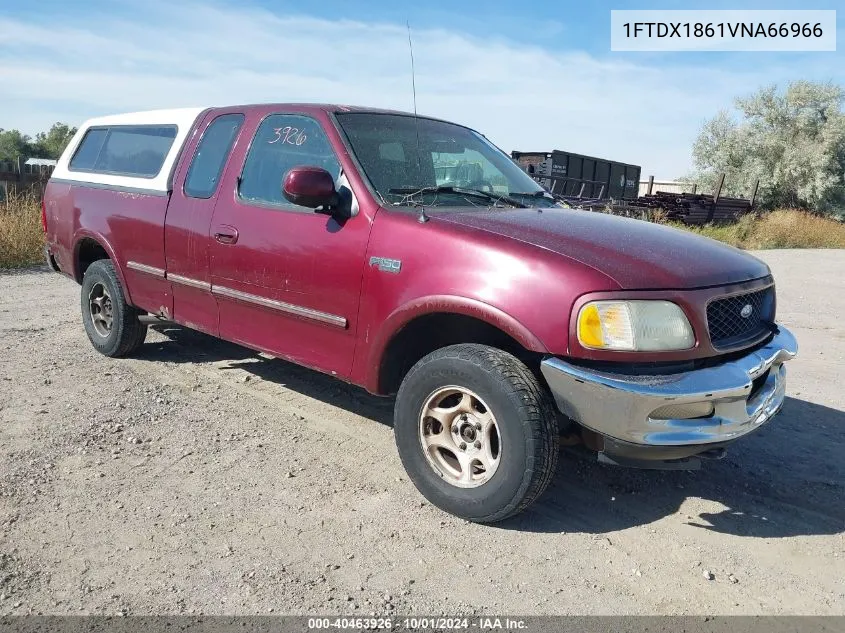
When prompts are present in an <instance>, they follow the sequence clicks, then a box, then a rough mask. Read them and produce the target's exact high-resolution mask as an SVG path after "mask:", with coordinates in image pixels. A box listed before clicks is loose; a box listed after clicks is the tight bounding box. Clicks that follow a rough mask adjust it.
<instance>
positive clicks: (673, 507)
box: [501, 397, 845, 538]
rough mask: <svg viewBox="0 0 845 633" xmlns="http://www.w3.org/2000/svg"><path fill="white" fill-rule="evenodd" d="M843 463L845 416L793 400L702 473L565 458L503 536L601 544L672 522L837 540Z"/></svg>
mask: <svg viewBox="0 0 845 633" xmlns="http://www.w3.org/2000/svg"><path fill="white" fill-rule="evenodd" d="M576 453H577V454H576ZM843 455H845V412H842V411H839V410H836V409H832V408H829V407H825V406H822V405H819V404H815V403H813V402H808V401H806V400H800V399H797V398H790V397H787V399H786V402H785V403H784V407H783V410H782V412H781V413H780V414H779V415H778V416H777V418H775V420H773V421H772V422H771V423H770V424H769V425H767V426H765V427H763V428H761V429H760V430H759V431H757V432H756V433H754V434H753V435H751V436H749V437H747V438H745V439H742V440H739V441H738V442H737V444H736V445H734V446H733V447H731V448H729V449H728V455H727V457H725V458H724V459H722V460H719V461H705V462H704V463H703V464H702V468H701V470H698V471H691V472H690V471H653V470H631V469H623V468H618V467H612V466H604V465H601V464H598V463H597V462H596V461H595V457H594V456H592V455H590V456H587V455H586V453H583V454H582V453H578V452H577V451H573V452H572V453H567V452H564V453H562V454H561V463H560V466H559V468H558V472H557V474H556V476H555V479H554V481H553V483H552V485H551V486H550V487H549V489H548V490H547V491H546V493H545V494H544V495H543V497H541V499H540V500H539V501H538V502H537V503H536V504H534V506H532V507H531V508H529V510H528V511H527V512H525V513H524V514H522V515H519V516H517V517H514V518H513V519H512V520H510V521H507V522H505V523H503V524H502V525H501V527H503V528H505V529H514V530H521V531H528V532H586V533H595V534H604V533H607V532H612V531H615V530H623V529H625V528H629V527H634V526H638V525H646V524H650V523H653V522H655V521H659V520H661V519H666V518H667V517H668V518H669V520H671V521H675V522H676V525H677V526H679V527H683V526H693V527H694V528H697V529H702V530H710V531H712V532H719V533H724V534H732V535H734V536H749V537H756V538H783V537H790V536H800V535H807V536H809V535H823V534H840V533H843V532H845V501H843V500H845V460H843V459H842V456H843ZM680 533H681V534H682V532H680ZM679 537H680V536H679Z"/></svg>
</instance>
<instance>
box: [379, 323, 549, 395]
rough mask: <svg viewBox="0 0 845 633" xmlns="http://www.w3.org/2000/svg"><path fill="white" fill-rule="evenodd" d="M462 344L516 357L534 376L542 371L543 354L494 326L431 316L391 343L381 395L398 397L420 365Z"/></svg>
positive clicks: (381, 375) (407, 328) (382, 367)
mask: <svg viewBox="0 0 845 633" xmlns="http://www.w3.org/2000/svg"><path fill="white" fill-rule="evenodd" d="M458 343H479V344H482V345H489V346H491V347H496V348H498V349H501V350H504V351H506V352H509V353H511V354H513V355H514V356H516V357H517V358H519V359H520V360H522V361H523V362H524V363H525V364H526V365H528V367H529V368H530V369H531V370H532V371H534V372H537V371H539V368H540V363H539V361H540V356H541V355H540V354H539V353H537V352H532V351H530V350H527V349H525V348H524V347H523V346H522V345H521V344H520V343H519V342H518V341H517V340H516V339H514V338H513V337H511V336H509V335H508V334H506V333H505V332H503V331H502V330H500V329H499V328H497V327H496V326H494V325H490V324H489V323H487V322H485V321H482V320H480V319H476V318H473V317H470V316H466V315H463V314H453V313H437V314H427V315H423V316H420V317H417V318H416V319H414V320H412V321H410V322H409V323H407V324H406V325H405V326H404V327H403V328H402V329H401V330H399V332H397V333H396V334H394V336H393V338H392V339H391V340H390V342H389V343H388V345H387V348H386V349H385V351H384V354H383V356H382V359H381V365H380V368H379V393H382V394H392V393H396V392H397V391H398V390H399V385H400V384H402V379H403V378H404V377H405V374H407V373H408V371H409V370H410V369H411V367H413V366H414V365H415V364H416V363H417V361H419V360H420V359H421V358H423V357H424V356H426V355H428V354H430V353H431V352H433V351H435V350H437V349H440V348H441V347H447V346H449V345H456V344H458Z"/></svg>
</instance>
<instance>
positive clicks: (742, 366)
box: [541, 326, 798, 454]
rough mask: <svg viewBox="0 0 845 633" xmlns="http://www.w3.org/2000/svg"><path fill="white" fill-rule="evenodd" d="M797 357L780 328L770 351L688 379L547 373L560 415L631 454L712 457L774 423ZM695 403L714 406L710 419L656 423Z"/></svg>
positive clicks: (554, 365)
mask: <svg viewBox="0 0 845 633" xmlns="http://www.w3.org/2000/svg"><path fill="white" fill-rule="evenodd" d="M797 352H798V344H797V342H796V340H795V337H794V336H793V335H792V333H791V332H789V330H787V329H786V328H784V327H780V326H778V330H777V333H776V334H775V336H774V338H773V339H772V340H771V341H770V342H769V343H768V344H766V345H764V346H763V347H761V348H759V349H757V350H755V351H753V352H751V353H749V354H748V355H746V356H743V357H742V358H739V359H736V360H731V361H728V362H725V363H722V364H720V365H716V366H713V367H706V368H702V369H697V370H693V371H689V372H683V373H678V374H670V375H659V376H640V375H628V374H617V373H609V372H602V371H597V370H592V369H587V368H584V367H579V366H577V365H573V364H571V363H568V362H566V361H564V360H561V359H559V358H548V359H546V360H544V361H543V363H542V365H541V370H542V372H543V376H544V377H545V379H546V381H547V382H548V384H549V387H550V388H551V390H552V393H553V394H554V397H555V401H556V402H557V406H558V408H559V409H560V410H561V412H562V413H564V414H565V415H567V416H568V417H569V418H571V419H572V420H574V421H575V422H578V423H579V424H581V425H583V426H585V427H586V428H588V429H591V430H593V431H596V432H597V433H600V434H601V435H603V436H605V437H606V438H610V441H611V444H613V443H614V442H613V440H617V441H618V442H617V444H618V445H619V446H627V447H629V448H637V449H644V448H648V447H653V448H654V449H655V452H656V454H659V453H661V451H660V450H659V447H663V448H669V447H683V446H687V447H691V446H692V445H705V446H704V447H703V448H702V450H706V449H707V447H708V446H707V445H712V444H719V445H724V443H727V442H731V441H733V440H735V439H737V438H739V437H741V436H743V435H745V434H747V433H750V432H751V431H754V430H755V429H757V428H759V427H760V426H761V425H763V424H764V423H765V422H768V421H769V420H770V419H771V418H772V417H774V415H775V414H776V413H777V412H778V411H779V410H780V408H781V406H782V405H783V400H784V397H785V395H786V367H784V363H785V362H786V361H788V360H790V359H791V358H794V357H795V355H796V354H797ZM695 403H699V404H698V408H699V409H700V408H702V407H704V408H708V406H707V403H710V404H712V414H711V415H709V416H707V417H696V418H691V419H690V418H681V419H661V418H658V417H655V416H654V413H655V412H656V411H657V410H659V409H661V408H664V409H665V407H667V405H690V404H695ZM694 408H696V407H692V408H691V409H694ZM632 445H633V446H632ZM611 452H612V451H611ZM663 454H666V451H663ZM687 454H690V453H689V452H688V453H687Z"/></svg>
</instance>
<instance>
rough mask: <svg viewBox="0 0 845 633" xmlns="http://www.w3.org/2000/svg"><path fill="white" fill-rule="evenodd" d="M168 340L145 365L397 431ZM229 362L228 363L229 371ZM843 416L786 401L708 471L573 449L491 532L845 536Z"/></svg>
mask: <svg viewBox="0 0 845 633" xmlns="http://www.w3.org/2000/svg"><path fill="white" fill-rule="evenodd" d="M153 328H154V329H155V330H156V331H158V332H160V333H162V334H164V335H165V336H166V340H164V341H155V342H153V341H150V342H148V343H147V344H146V345H144V347H143V349H142V351H141V353H140V355H139V359H141V360H149V361H155V362H161V361H168V362H176V363H181V362H186V363H199V364H204V363H206V364H211V363H217V367H218V368H219V369H221V370H229V369H240V370H244V371H246V372H249V373H250V374H252V375H253V376H255V377H258V378H261V379H262V380H266V381H269V382H272V383H274V384H275V385H279V386H283V387H285V388H286V389H291V390H293V391H295V392H298V393H301V394H303V395H305V396H307V397H309V398H313V399H315V400H319V401H321V402H324V403H327V404H329V405H332V406H336V407H339V408H342V409H345V410H347V411H349V412H351V413H354V414H356V415H360V416H363V417H365V418H368V419H370V420H373V421H375V422H378V423H380V424H384V425H386V426H392V424H393V419H392V418H393V401H392V399H388V398H379V397H376V396H372V395H370V394H368V393H367V392H366V391H364V390H363V389H360V388H358V387H355V386H353V385H349V384H346V383H343V382H341V381H339V380H337V379H335V378H332V377H330V376H326V375H324V374H321V373H319V372H316V371H313V370H310V369H306V368H303V367H300V366H298V365H294V364H292V363H288V362H286V361H283V360H277V359H268V358H264V357H262V356H259V355H257V354H256V353H255V352H253V351H251V350H248V349H246V348H243V347H241V346H239V345H234V344H231V343H227V342H224V341H221V340H219V339H216V338H213V337H211V336H208V335H205V334H201V333H199V332H196V331H193V330H189V329H185V328H181V327H179V326H173V325H155V326H153ZM221 361H225V364H223V365H221V364H220V363H221ZM843 455H845V412H843V411H839V410H837V409H832V408H829V407H825V406H822V405H819V404H815V403H813V402H808V401H806V400H800V399H797V398H789V397H788V398H787V399H786V402H785V404H784V408H783V411H782V412H781V413H780V415H779V416H778V417H777V418H776V419H775V420H774V421H773V422H772V423H771V424H768V425H766V426H765V427H763V428H762V429H760V430H759V431H758V432H756V433H755V434H753V435H752V436H750V437H748V438H745V439H744V440H740V441H739V442H738V443H737V444H736V446H734V447H733V448H731V449H729V451H728V456H727V457H726V458H725V459H722V460H719V461H706V462H704V464H703V465H702V468H701V470H699V471H693V472H686V471H653V470H632V469H624V468H618V467H613V466H606V465H602V464H599V463H597V462H596V458H595V454H593V453H590V452H589V451H586V450H580V449H566V450H565V451H563V452H562V453H561V455H560V463H559V466H558V471H557V473H556V475H555V478H554V480H553V482H552V484H551V486H550V487H549V489H548V490H547V491H546V492H545V494H544V495H543V496H542V497H541V498H540V499H539V500H538V501H537V502H536V503H535V504H534V505H533V506H531V508H529V509H528V510H527V511H526V512H524V513H523V514H521V515H518V516H516V517H514V518H513V519H510V520H507V521H505V522H503V523H500V524H497V525H496V526H495V527H494V528H493V529H506V530H518V531H525V532H539V533H562V532H580V533H591V534H596V535H602V534H606V533H609V532H615V531H617V530H624V529H626V528H630V527H636V526H642V525H648V524H651V523H654V522H655V521H659V520H662V519H667V518H669V520H672V521H675V522H676V524H677V525H678V526H679V527H682V528H683V529H687V528H686V526H692V527H694V528H697V529H702V530H710V531H714V532H720V533H725V534H732V535H735V536H748V537H755V538H783V537H790V536H799V535H823V534H839V533H843V532H845V502H843V500H844V499H845V459H843Z"/></svg>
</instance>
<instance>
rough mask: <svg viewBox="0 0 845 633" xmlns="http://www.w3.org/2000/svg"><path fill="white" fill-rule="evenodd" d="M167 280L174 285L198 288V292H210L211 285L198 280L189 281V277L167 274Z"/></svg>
mask: <svg viewBox="0 0 845 633" xmlns="http://www.w3.org/2000/svg"><path fill="white" fill-rule="evenodd" d="M167 278H168V279H169V280H170V281H172V282H173V283H174V284H181V285H183V286H189V287H191V288H198V289H199V290H211V284H210V283H208V282H207V281H200V280H199V279H191V278H190V277H183V276H182V275H174V274H173V273H167Z"/></svg>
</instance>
